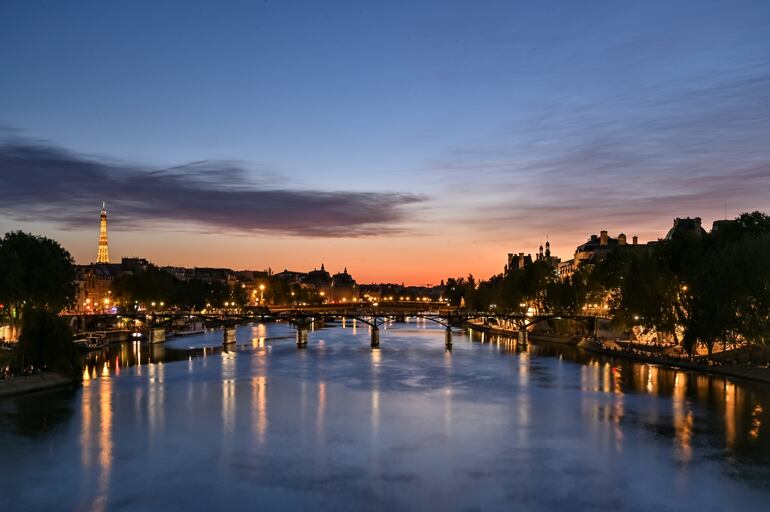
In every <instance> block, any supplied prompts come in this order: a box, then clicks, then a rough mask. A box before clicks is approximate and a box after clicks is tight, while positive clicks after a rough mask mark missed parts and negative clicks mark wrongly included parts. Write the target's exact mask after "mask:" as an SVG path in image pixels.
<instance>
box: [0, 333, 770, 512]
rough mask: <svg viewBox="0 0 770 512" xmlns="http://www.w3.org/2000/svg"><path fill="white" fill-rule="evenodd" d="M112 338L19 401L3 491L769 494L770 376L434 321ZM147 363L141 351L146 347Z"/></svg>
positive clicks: (462, 503)
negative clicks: (377, 342)
mask: <svg viewBox="0 0 770 512" xmlns="http://www.w3.org/2000/svg"><path fill="white" fill-rule="evenodd" d="M221 339H222V333H221V332H216V331H214V332H210V333H206V334H205V335H201V336H195V337H191V338H183V339H175V340H171V341H168V342H167V343H166V344H165V346H157V347H153V348H152V349H151V348H150V347H148V346H146V345H139V344H130V343H129V344H124V345H120V346H112V347H111V348H110V352H109V353H105V354H100V355H94V356H92V357H91V358H90V359H89V366H88V369H87V372H86V375H85V378H86V379H87V380H85V382H84V383H83V386H82V388H78V389H75V390H61V391H54V392H47V393H40V394H36V395H29V396H21V397H16V398H11V399H6V400H0V489H2V492H0V509H2V510H9V511H10V510H20V511H25V512H26V511H31V510H45V511H58V510H97V511H98V510H132V511H133V510H191V511H198V510H201V511H204V510H205V511H208V510H228V509H230V510H232V509H239V510H257V509H260V510H278V509H282V510H286V509H291V510H310V509H327V510H396V509H413V510H474V509H478V510H514V509H515V510H609V509H612V510H639V511H647V510H657V511H665V510H718V511H724V510H767V506H768V503H770V433H768V431H767V429H768V427H770V425H768V422H769V421H770V417H769V416H770V390H769V389H768V388H767V387H765V386H760V385H753V384H748V383H746V384H739V383H732V382H730V381H725V380H723V379H718V378H710V377H706V376H700V375H694V374H688V373H686V372H675V371H673V370H668V369H664V368H657V367H654V366H649V365H643V364H635V363H629V362H623V361H613V360H609V359H603V358H601V357H596V356H590V355H586V354H584V353H582V352H580V351H577V350H574V349H568V348H563V347H558V346H545V345H540V346H536V345H530V346H529V347H527V348H526V349H523V350H522V348H521V347H517V346H515V345H513V344H512V343H511V342H507V341H505V340H501V339H499V338H494V337H493V338H489V337H482V336H481V335H480V334H471V336H470V337H469V335H468V334H467V333H466V334H461V333H460V332H456V333H455V335H454V349H453V351H452V352H446V351H445V350H444V333H443V331H442V330H438V329H435V328H433V327H432V326H431V325H430V324H427V325H426V324H425V323H422V322H420V323H414V322H412V323H407V324H400V325H391V326H390V327H389V328H388V330H386V331H382V333H381V348H380V349H379V350H372V349H371V348H370V347H369V333H368V330H367V328H366V326H362V324H360V323H359V324H358V327H357V328H355V329H353V328H351V324H350V323H348V324H347V325H346V326H345V328H343V327H342V326H341V325H340V326H337V327H333V328H328V329H323V330H319V331H316V332H313V333H311V334H310V342H309V344H308V347H307V348H306V349H304V350H298V349H297V348H296V345H295V342H294V340H295V338H294V331H293V329H292V328H291V327H289V326H287V325H282V324H270V325H266V326H265V325H254V326H246V327H242V328H240V329H239V330H238V346H237V348H235V349H234V350H232V351H229V352H224V351H222V349H221V347H220V346H219V344H220V343H221ZM137 362H140V363H141V364H139V365H137Z"/></svg>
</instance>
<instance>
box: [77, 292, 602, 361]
mask: <svg viewBox="0 0 770 512" xmlns="http://www.w3.org/2000/svg"><path fill="white" fill-rule="evenodd" d="M65 316H67V317H69V318H72V319H73V321H77V322H80V321H82V320H85V319H96V320H99V319H103V320H109V319H115V318H129V319H134V320H139V321H141V322H143V323H144V324H145V325H147V326H148V327H149V328H151V327H152V326H159V325H167V324H168V323H170V322H172V321H174V320H178V319H186V318H191V317H195V318H200V319H201V320H203V321H205V322H206V323H207V324H208V325H218V326H223V327H224V328H225V329H224V330H225V333H224V343H225V344H227V343H230V342H232V341H233V340H234V339H235V338H234V333H233V332H232V329H234V328H235V325H237V324H239V323H243V322H253V321H269V320H277V321H286V322H289V323H291V324H293V325H294V326H295V327H296V329H297V346H299V347H304V346H307V332H308V329H310V328H311V327H312V326H313V325H314V324H315V323H316V322H322V321H324V320H326V319H330V318H344V319H350V320H356V321H359V322H362V323H364V324H366V325H368V326H369V327H370V329H371V345H372V347H378V346H379V343H380V337H379V330H380V327H381V326H382V325H384V324H386V323H387V322H390V321H393V320H395V321H396V322H399V321H405V319H406V318H422V319H425V320H428V321H431V322H434V323H436V324H439V325H441V326H443V327H444V328H445V330H446V333H445V341H446V347H447V349H451V346H452V330H451V329H452V327H458V326H465V325H468V324H469V322H471V321H473V320H481V321H482V326H487V327H491V328H495V327H500V328H505V329H507V330H510V331H516V332H518V336H519V340H520V341H521V342H523V343H526V342H527V328H528V327H530V326H532V325H534V324H537V323H540V322H545V321H548V320H554V319H570V320H576V321H579V322H581V323H584V324H586V325H587V326H590V327H591V328H592V329H593V328H595V326H596V317H593V316H585V315H555V314H548V315H525V314H520V313H498V312H493V311H470V310H467V309H460V308H452V307H449V306H447V305H446V304H441V303H434V304H427V303H426V304H416V303H407V304H403V303H397V302H394V303H383V304H378V305H374V304H363V303H362V304H325V305H319V306H266V307H247V308H241V309H235V308H231V309H230V308H226V309H222V310H215V311H211V310H203V311H176V310H165V311H137V312H126V313H116V314H88V315H76V314H72V315H65ZM470 325H471V326H474V324H470Z"/></svg>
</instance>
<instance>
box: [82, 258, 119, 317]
mask: <svg viewBox="0 0 770 512" xmlns="http://www.w3.org/2000/svg"><path fill="white" fill-rule="evenodd" d="M119 269H120V265H111V264H99V263H95V264H92V265H77V266H76V268H75V276H76V277H75V284H76V285H77V293H78V294H77V300H76V301H75V304H74V305H73V306H72V310H73V312H74V313H104V312H106V311H109V310H110V309H111V308H112V307H113V306H114V304H113V303H112V283H113V281H114V280H115V278H116V277H117V276H118V274H119Z"/></svg>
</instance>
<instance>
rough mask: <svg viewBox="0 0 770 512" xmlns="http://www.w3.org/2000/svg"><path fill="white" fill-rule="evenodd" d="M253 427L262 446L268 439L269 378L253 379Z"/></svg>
mask: <svg viewBox="0 0 770 512" xmlns="http://www.w3.org/2000/svg"><path fill="white" fill-rule="evenodd" d="M251 414H252V427H253V429H254V432H255V433H256V434H257V439H258V440H259V443H260V444H264V442H265V439H266V437H267V377H264V376H260V377H254V378H252V379H251Z"/></svg>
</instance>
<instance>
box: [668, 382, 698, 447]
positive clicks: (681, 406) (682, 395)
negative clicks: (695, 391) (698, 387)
mask: <svg viewBox="0 0 770 512" xmlns="http://www.w3.org/2000/svg"><path fill="white" fill-rule="evenodd" d="M687 379H688V375H687V374H686V373H684V372H677V373H676V375H675V376H674V400H673V401H672V408H673V413H674V432H675V436H674V443H675V444H676V449H677V452H678V455H679V458H680V459H681V460H682V461H684V462H689V461H690V460H691V459H692V428H693V414H692V409H691V408H690V404H689V402H688V401H687Z"/></svg>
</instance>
